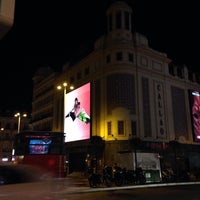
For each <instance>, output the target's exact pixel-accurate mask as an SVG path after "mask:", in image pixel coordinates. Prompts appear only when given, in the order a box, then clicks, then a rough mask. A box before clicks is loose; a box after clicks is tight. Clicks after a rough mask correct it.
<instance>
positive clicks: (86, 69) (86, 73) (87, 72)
mask: <svg viewBox="0 0 200 200" xmlns="http://www.w3.org/2000/svg"><path fill="white" fill-rule="evenodd" d="M89 73H90V68H89V67H87V68H85V75H88V74H89Z"/></svg>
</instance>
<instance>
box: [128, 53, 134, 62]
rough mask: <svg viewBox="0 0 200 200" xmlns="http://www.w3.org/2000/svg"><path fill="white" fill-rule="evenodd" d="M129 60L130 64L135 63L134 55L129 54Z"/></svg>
mask: <svg viewBox="0 0 200 200" xmlns="http://www.w3.org/2000/svg"><path fill="white" fill-rule="evenodd" d="M128 60H129V62H133V54H132V53H129V54H128Z"/></svg>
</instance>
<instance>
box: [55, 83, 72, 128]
mask: <svg viewBox="0 0 200 200" xmlns="http://www.w3.org/2000/svg"><path fill="white" fill-rule="evenodd" d="M67 86H68V84H67V83H66V82H64V83H63V84H62V85H58V86H57V89H58V90H63V101H64V104H63V107H64V111H63V113H64V116H63V123H64V122H65V116H66V112H65V108H66V92H67ZM69 89H70V90H73V89H74V86H70V87H69ZM63 131H65V123H64V125H63Z"/></svg>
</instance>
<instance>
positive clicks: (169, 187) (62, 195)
mask: <svg viewBox="0 0 200 200" xmlns="http://www.w3.org/2000/svg"><path fill="white" fill-rule="evenodd" d="M199 189H200V182H182V183H156V184H145V185H132V186H121V187H105V186H102V185H101V186H100V187H96V188H90V187H89V184H88V182H87V179H86V178H83V177H82V178H79V177H69V178H67V179H65V181H64V182H63V184H61V188H60V190H59V191H58V192H57V193H55V194H54V197H55V199H57V200H80V199H81V200H82V199H87V200H102V199H103V200H118V199H120V200H121V199H126V200H133V199H134V200H147V199H154V200H160V199H162V200H169V199H170V200H177V199H181V200H200V190H199Z"/></svg>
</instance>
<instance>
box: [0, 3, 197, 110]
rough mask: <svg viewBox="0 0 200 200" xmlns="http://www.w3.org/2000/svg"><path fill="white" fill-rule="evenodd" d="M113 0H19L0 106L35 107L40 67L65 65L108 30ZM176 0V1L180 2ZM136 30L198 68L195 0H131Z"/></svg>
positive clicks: (3, 56)
mask: <svg viewBox="0 0 200 200" xmlns="http://www.w3.org/2000/svg"><path fill="white" fill-rule="evenodd" d="M110 1H111V0H79V1H76V0H73V1H70V0H56V1H55V0H16V10H15V21H14V26H13V28H12V29H11V31H10V32H9V33H8V34H7V35H6V37H5V38H3V39H2V40H1V41H0V67H1V68H0V70H1V73H0V75H1V78H0V80H1V84H0V89H1V100H0V110H7V109H8V110H19V111H27V110H28V111H30V110H31V100H32V76H33V74H34V72H35V71H36V69H37V68H39V67H43V66H52V67H53V68H54V69H55V70H60V69H61V66H62V65H63V64H64V63H65V62H66V61H68V60H69V58H70V57H71V56H73V55H74V54H75V53H76V52H77V50H78V49H79V48H80V47H81V46H82V45H84V44H85V43H88V42H89V43H93V42H94V41H95V40H96V39H97V38H98V37H100V36H101V35H103V34H104V32H105V30H106V18H105V15H106V8H107V6H108V4H109V2H110ZM175 2H176V3H175ZM129 3H130V4H131V6H132V8H133V12H134V13H133V15H134V30H135V31H137V32H139V33H142V34H144V35H145V36H146V37H147V38H148V40H149V45H150V47H151V48H152V49H155V50H157V51H160V52H164V53H167V55H168V57H169V58H170V59H172V60H174V61H175V62H176V63H177V64H185V65H187V67H188V68H189V69H191V70H193V71H199V72H200V69H199V65H198V59H199V51H198V48H199V46H200V39H199V36H200V34H199V33H200V31H199V24H200V23H199V19H200V12H199V9H198V8H199V7H198V1H196V0H190V1H189V0H185V1H181V0H176V1H175V0H129Z"/></svg>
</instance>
